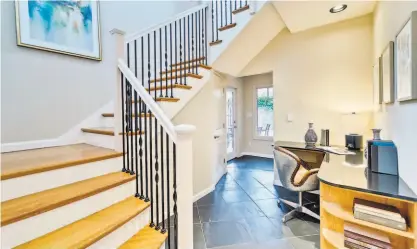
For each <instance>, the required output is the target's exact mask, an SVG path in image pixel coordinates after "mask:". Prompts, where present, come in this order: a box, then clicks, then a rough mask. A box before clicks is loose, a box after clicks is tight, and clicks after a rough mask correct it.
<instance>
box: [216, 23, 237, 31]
mask: <svg viewBox="0 0 417 249" xmlns="http://www.w3.org/2000/svg"><path fill="white" fill-rule="evenodd" d="M234 27H236V23H231V24H228V25H226V26H223V27H220V28H219V31H225V30H228V29H231V28H234Z"/></svg>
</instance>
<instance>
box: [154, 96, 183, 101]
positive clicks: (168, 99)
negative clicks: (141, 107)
mask: <svg viewBox="0 0 417 249" xmlns="http://www.w3.org/2000/svg"><path fill="white" fill-rule="evenodd" d="M156 101H159V102H178V101H180V99H179V98H169V97H168V98H166V97H157V98H156Z"/></svg>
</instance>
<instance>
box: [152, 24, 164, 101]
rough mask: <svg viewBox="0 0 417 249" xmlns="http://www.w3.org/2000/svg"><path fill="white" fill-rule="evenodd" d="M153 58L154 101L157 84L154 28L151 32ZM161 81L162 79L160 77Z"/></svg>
mask: <svg viewBox="0 0 417 249" xmlns="http://www.w3.org/2000/svg"><path fill="white" fill-rule="evenodd" d="M153 60H154V63H153V64H154V65H153V66H154V77H155V82H154V98H155V101H156V92H157V91H158V90H157V86H158V81H157V80H158V74H157V73H156V30H155V31H154V32H153ZM160 80H161V81H162V79H160Z"/></svg>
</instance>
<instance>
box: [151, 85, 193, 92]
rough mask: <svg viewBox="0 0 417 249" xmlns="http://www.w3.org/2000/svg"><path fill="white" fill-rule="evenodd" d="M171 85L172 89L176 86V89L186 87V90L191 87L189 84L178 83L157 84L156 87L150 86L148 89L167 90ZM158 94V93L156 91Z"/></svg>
mask: <svg viewBox="0 0 417 249" xmlns="http://www.w3.org/2000/svg"><path fill="white" fill-rule="evenodd" d="M171 86H172V89H174V88H178V89H186V90H190V89H191V88H192V87H191V86H187V85H180V84H168V85H163V86H157V87H151V88H150V91H155V90H161V89H162V90H165V89H167V88H168V90H169V89H171ZM146 90H148V91H149V88H146ZM157 94H158V93H157Z"/></svg>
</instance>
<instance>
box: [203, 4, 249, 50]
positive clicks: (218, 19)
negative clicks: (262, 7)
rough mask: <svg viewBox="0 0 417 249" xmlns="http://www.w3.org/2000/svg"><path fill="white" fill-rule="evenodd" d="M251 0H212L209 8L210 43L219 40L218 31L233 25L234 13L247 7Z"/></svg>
mask: <svg viewBox="0 0 417 249" xmlns="http://www.w3.org/2000/svg"><path fill="white" fill-rule="evenodd" d="M250 2H252V1H248V0H245V1H241V0H240V1H236V0H234V1H232V0H229V1H228V0H212V1H211V5H210V9H211V11H210V12H211V44H214V43H217V42H220V41H221V40H220V39H219V31H221V30H223V29H227V28H228V27H229V26H235V25H236V23H235V22H234V19H235V17H234V14H237V13H239V12H241V11H243V10H246V9H248V8H249V4H250Z"/></svg>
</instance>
